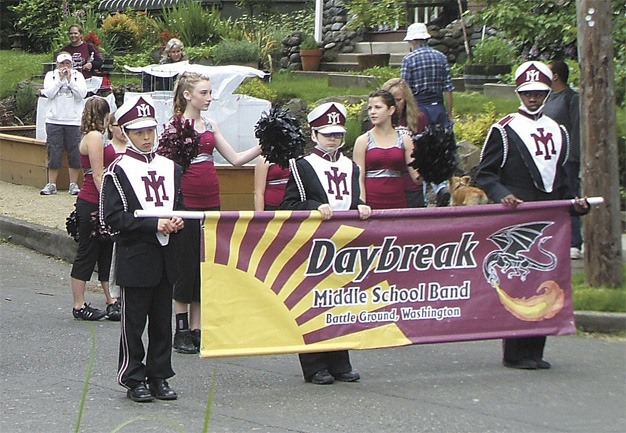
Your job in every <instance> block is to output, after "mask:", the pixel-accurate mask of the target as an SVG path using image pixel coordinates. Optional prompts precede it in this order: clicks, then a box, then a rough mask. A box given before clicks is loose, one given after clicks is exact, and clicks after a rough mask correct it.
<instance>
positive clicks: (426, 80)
mask: <svg viewBox="0 0 626 433" xmlns="http://www.w3.org/2000/svg"><path fill="white" fill-rule="evenodd" d="M428 39H430V34H429V33H428V30H427V29H426V25H425V24H423V23H415V24H411V25H410V26H409V28H408V29H407V32H406V37H405V38H404V40H405V41H409V43H410V44H411V52H410V53H409V54H407V55H406V56H404V58H403V59H402V64H401V65H400V77H401V78H402V79H403V80H404V81H406V82H407V84H408V85H409V86H410V87H411V91H412V92H413V96H414V97H415V102H417V105H418V106H419V108H420V110H422V111H423V112H424V113H425V114H426V116H427V117H428V121H429V122H430V123H438V124H440V125H442V126H449V125H450V124H451V122H452V91H453V90H454V86H453V85H452V79H451V77H450V66H449V65H448V59H447V58H446V56H445V54H443V53H441V52H440V51H437V50H435V49H433V48H430V47H429V46H428ZM444 102H445V105H444Z"/></svg>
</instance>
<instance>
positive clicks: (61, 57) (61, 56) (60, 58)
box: [57, 53, 72, 63]
mask: <svg viewBox="0 0 626 433" xmlns="http://www.w3.org/2000/svg"><path fill="white" fill-rule="evenodd" d="M65 61H70V62H71V61H72V55H71V54H70V53H60V54H59V55H58V56H57V63H62V62H65Z"/></svg>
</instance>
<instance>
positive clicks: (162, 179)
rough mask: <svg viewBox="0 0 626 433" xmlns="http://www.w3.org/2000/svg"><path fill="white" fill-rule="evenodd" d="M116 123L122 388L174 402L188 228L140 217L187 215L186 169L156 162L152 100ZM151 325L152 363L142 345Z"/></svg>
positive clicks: (105, 191)
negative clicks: (178, 299)
mask: <svg viewBox="0 0 626 433" xmlns="http://www.w3.org/2000/svg"><path fill="white" fill-rule="evenodd" d="M116 117H117V119H118V123H119V125H120V126H121V128H122V130H123V131H124V134H125V135H126V137H127V141H128V147H127V150H126V152H125V153H124V154H123V155H121V156H120V157H119V158H118V159H117V160H116V161H115V162H113V163H112V164H111V166H109V168H108V170H107V172H106V173H105V176H104V180H103V186H102V195H101V202H102V204H101V212H102V213H103V219H104V221H105V223H106V224H107V225H109V226H110V227H111V229H112V231H113V239H114V241H115V242H116V244H117V256H116V280H117V284H118V285H119V286H120V287H121V309H122V320H121V324H122V334H121V338H120V352H119V365H118V375H117V381H118V383H119V384H120V385H122V386H124V387H126V388H127V389H128V391H127V397H128V398H130V399H131V400H133V401H137V402H148V401H152V400H153V399H154V398H157V399H160V400H174V399H176V398H177V395H176V392H175V391H174V390H172V389H171V388H170V387H169V384H168V383H167V379H169V378H170V377H172V376H174V371H173V370H172V286H173V283H174V281H176V279H177V276H178V268H177V263H178V260H177V259H176V256H177V253H178V248H177V235H176V234H177V233H178V232H179V231H180V230H181V229H182V228H183V226H184V221H183V220H182V219H181V218H179V217H173V218H151V217H149V218H137V217H135V216H134V211H135V210H138V209H144V210H154V211H165V212H167V211H172V210H175V209H181V208H182V196H181V194H180V179H181V176H182V169H181V167H180V166H179V165H177V164H175V163H174V162H173V161H171V160H169V159H167V158H165V157H163V156H160V155H157V154H156V148H157V140H156V126H157V121H156V119H155V111H154V106H153V105H152V103H151V100H150V98H149V97H144V96H135V97H133V98H131V99H130V100H128V101H127V102H126V103H124V105H122V106H121V107H120V108H119V109H118V110H117V112H116ZM146 321H147V322H148V350H147V355H146V352H145V350H144V345H143V341H142V335H143V332H144V329H145V327H146ZM144 356H145V363H144Z"/></svg>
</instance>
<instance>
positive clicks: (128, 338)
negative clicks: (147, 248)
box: [117, 270, 174, 385]
mask: <svg viewBox="0 0 626 433" xmlns="http://www.w3.org/2000/svg"><path fill="white" fill-rule="evenodd" d="M120 302H121V306H122V323H121V325H122V334H121V336H120V355H119V365H118V373H117V381H118V383H119V384H120V385H127V384H128V383H129V381H130V383H132V381H139V382H143V381H144V380H146V379H147V380H150V379H168V378H170V377H172V376H174V370H172V285H171V284H170V283H169V281H168V279H167V277H166V275H165V270H164V271H163V275H162V277H161V281H160V282H159V284H158V285H157V286H155V287H122V289H121V300H120ZM146 321H147V322H148V352H147V356H146V351H145V349H144V345H143V340H142V336H143V332H144V330H145V328H146ZM144 356H145V359H146V361H145V364H144V362H143V361H144Z"/></svg>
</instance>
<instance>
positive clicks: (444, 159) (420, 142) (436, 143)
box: [409, 124, 457, 183]
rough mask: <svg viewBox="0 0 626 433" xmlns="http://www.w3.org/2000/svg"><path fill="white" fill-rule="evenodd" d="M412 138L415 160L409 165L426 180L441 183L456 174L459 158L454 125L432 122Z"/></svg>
mask: <svg viewBox="0 0 626 433" xmlns="http://www.w3.org/2000/svg"><path fill="white" fill-rule="evenodd" d="M412 139H413V152H412V153H411V157H412V158H413V161H411V163H409V166H411V167H413V168H414V169H416V170H417V171H418V172H419V174H420V175H421V176H422V177H423V178H424V180H425V181H426V182H432V183H441V182H443V181H444V180H447V179H449V178H450V177H451V176H452V175H453V174H454V172H455V170H456V169H457V160H456V141H455V140H454V132H453V130H452V126H448V127H443V126H441V125H437V124H431V125H428V126H427V127H426V129H425V130H424V131H423V132H422V133H420V134H416V135H414V136H413V137H412Z"/></svg>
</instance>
